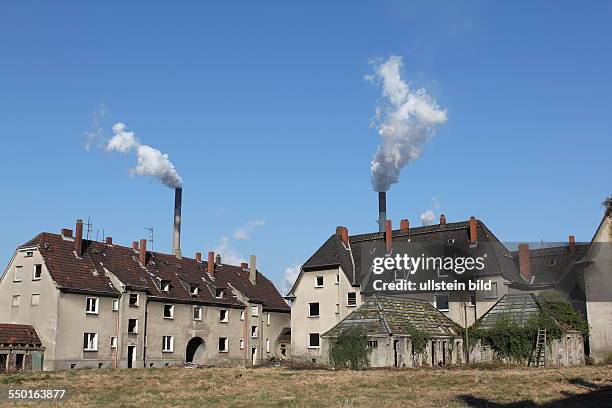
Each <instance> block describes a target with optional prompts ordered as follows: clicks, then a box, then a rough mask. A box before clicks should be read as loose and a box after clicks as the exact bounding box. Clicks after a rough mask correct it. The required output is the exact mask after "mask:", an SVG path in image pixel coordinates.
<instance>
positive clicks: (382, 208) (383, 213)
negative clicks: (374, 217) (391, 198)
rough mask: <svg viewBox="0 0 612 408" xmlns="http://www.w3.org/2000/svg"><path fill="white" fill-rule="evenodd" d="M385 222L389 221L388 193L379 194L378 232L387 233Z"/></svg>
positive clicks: (380, 192) (381, 192)
mask: <svg viewBox="0 0 612 408" xmlns="http://www.w3.org/2000/svg"><path fill="white" fill-rule="evenodd" d="M385 221H387V192H386V191H379V192H378V232H385Z"/></svg>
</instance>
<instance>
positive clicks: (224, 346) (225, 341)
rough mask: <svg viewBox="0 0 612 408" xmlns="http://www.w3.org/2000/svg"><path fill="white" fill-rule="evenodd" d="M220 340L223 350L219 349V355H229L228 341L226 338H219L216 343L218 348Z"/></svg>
mask: <svg viewBox="0 0 612 408" xmlns="http://www.w3.org/2000/svg"><path fill="white" fill-rule="evenodd" d="M221 340H224V341H223V349H221V347H219V353H229V339H228V338H227V337H219V341H218V342H217V344H218V345H219V346H221V343H220V342H221Z"/></svg>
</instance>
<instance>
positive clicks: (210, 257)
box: [207, 251, 215, 276]
mask: <svg viewBox="0 0 612 408" xmlns="http://www.w3.org/2000/svg"><path fill="white" fill-rule="evenodd" d="M207 267H208V274H209V275H210V276H214V274H215V253H214V252H212V251H211V252H209V253H208V264H207Z"/></svg>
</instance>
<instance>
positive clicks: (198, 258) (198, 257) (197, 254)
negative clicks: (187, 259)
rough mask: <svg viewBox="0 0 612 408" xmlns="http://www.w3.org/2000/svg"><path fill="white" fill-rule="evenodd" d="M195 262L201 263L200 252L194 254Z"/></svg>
mask: <svg viewBox="0 0 612 408" xmlns="http://www.w3.org/2000/svg"><path fill="white" fill-rule="evenodd" d="M195 256H196V261H197V262H202V253H201V252H196V255H195Z"/></svg>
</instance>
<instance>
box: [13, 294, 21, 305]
mask: <svg viewBox="0 0 612 408" xmlns="http://www.w3.org/2000/svg"><path fill="white" fill-rule="evenodd" d="M20 304H21V296H20V295H13V298H12V299H11V307H19V305H20Z"/></svg>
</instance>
